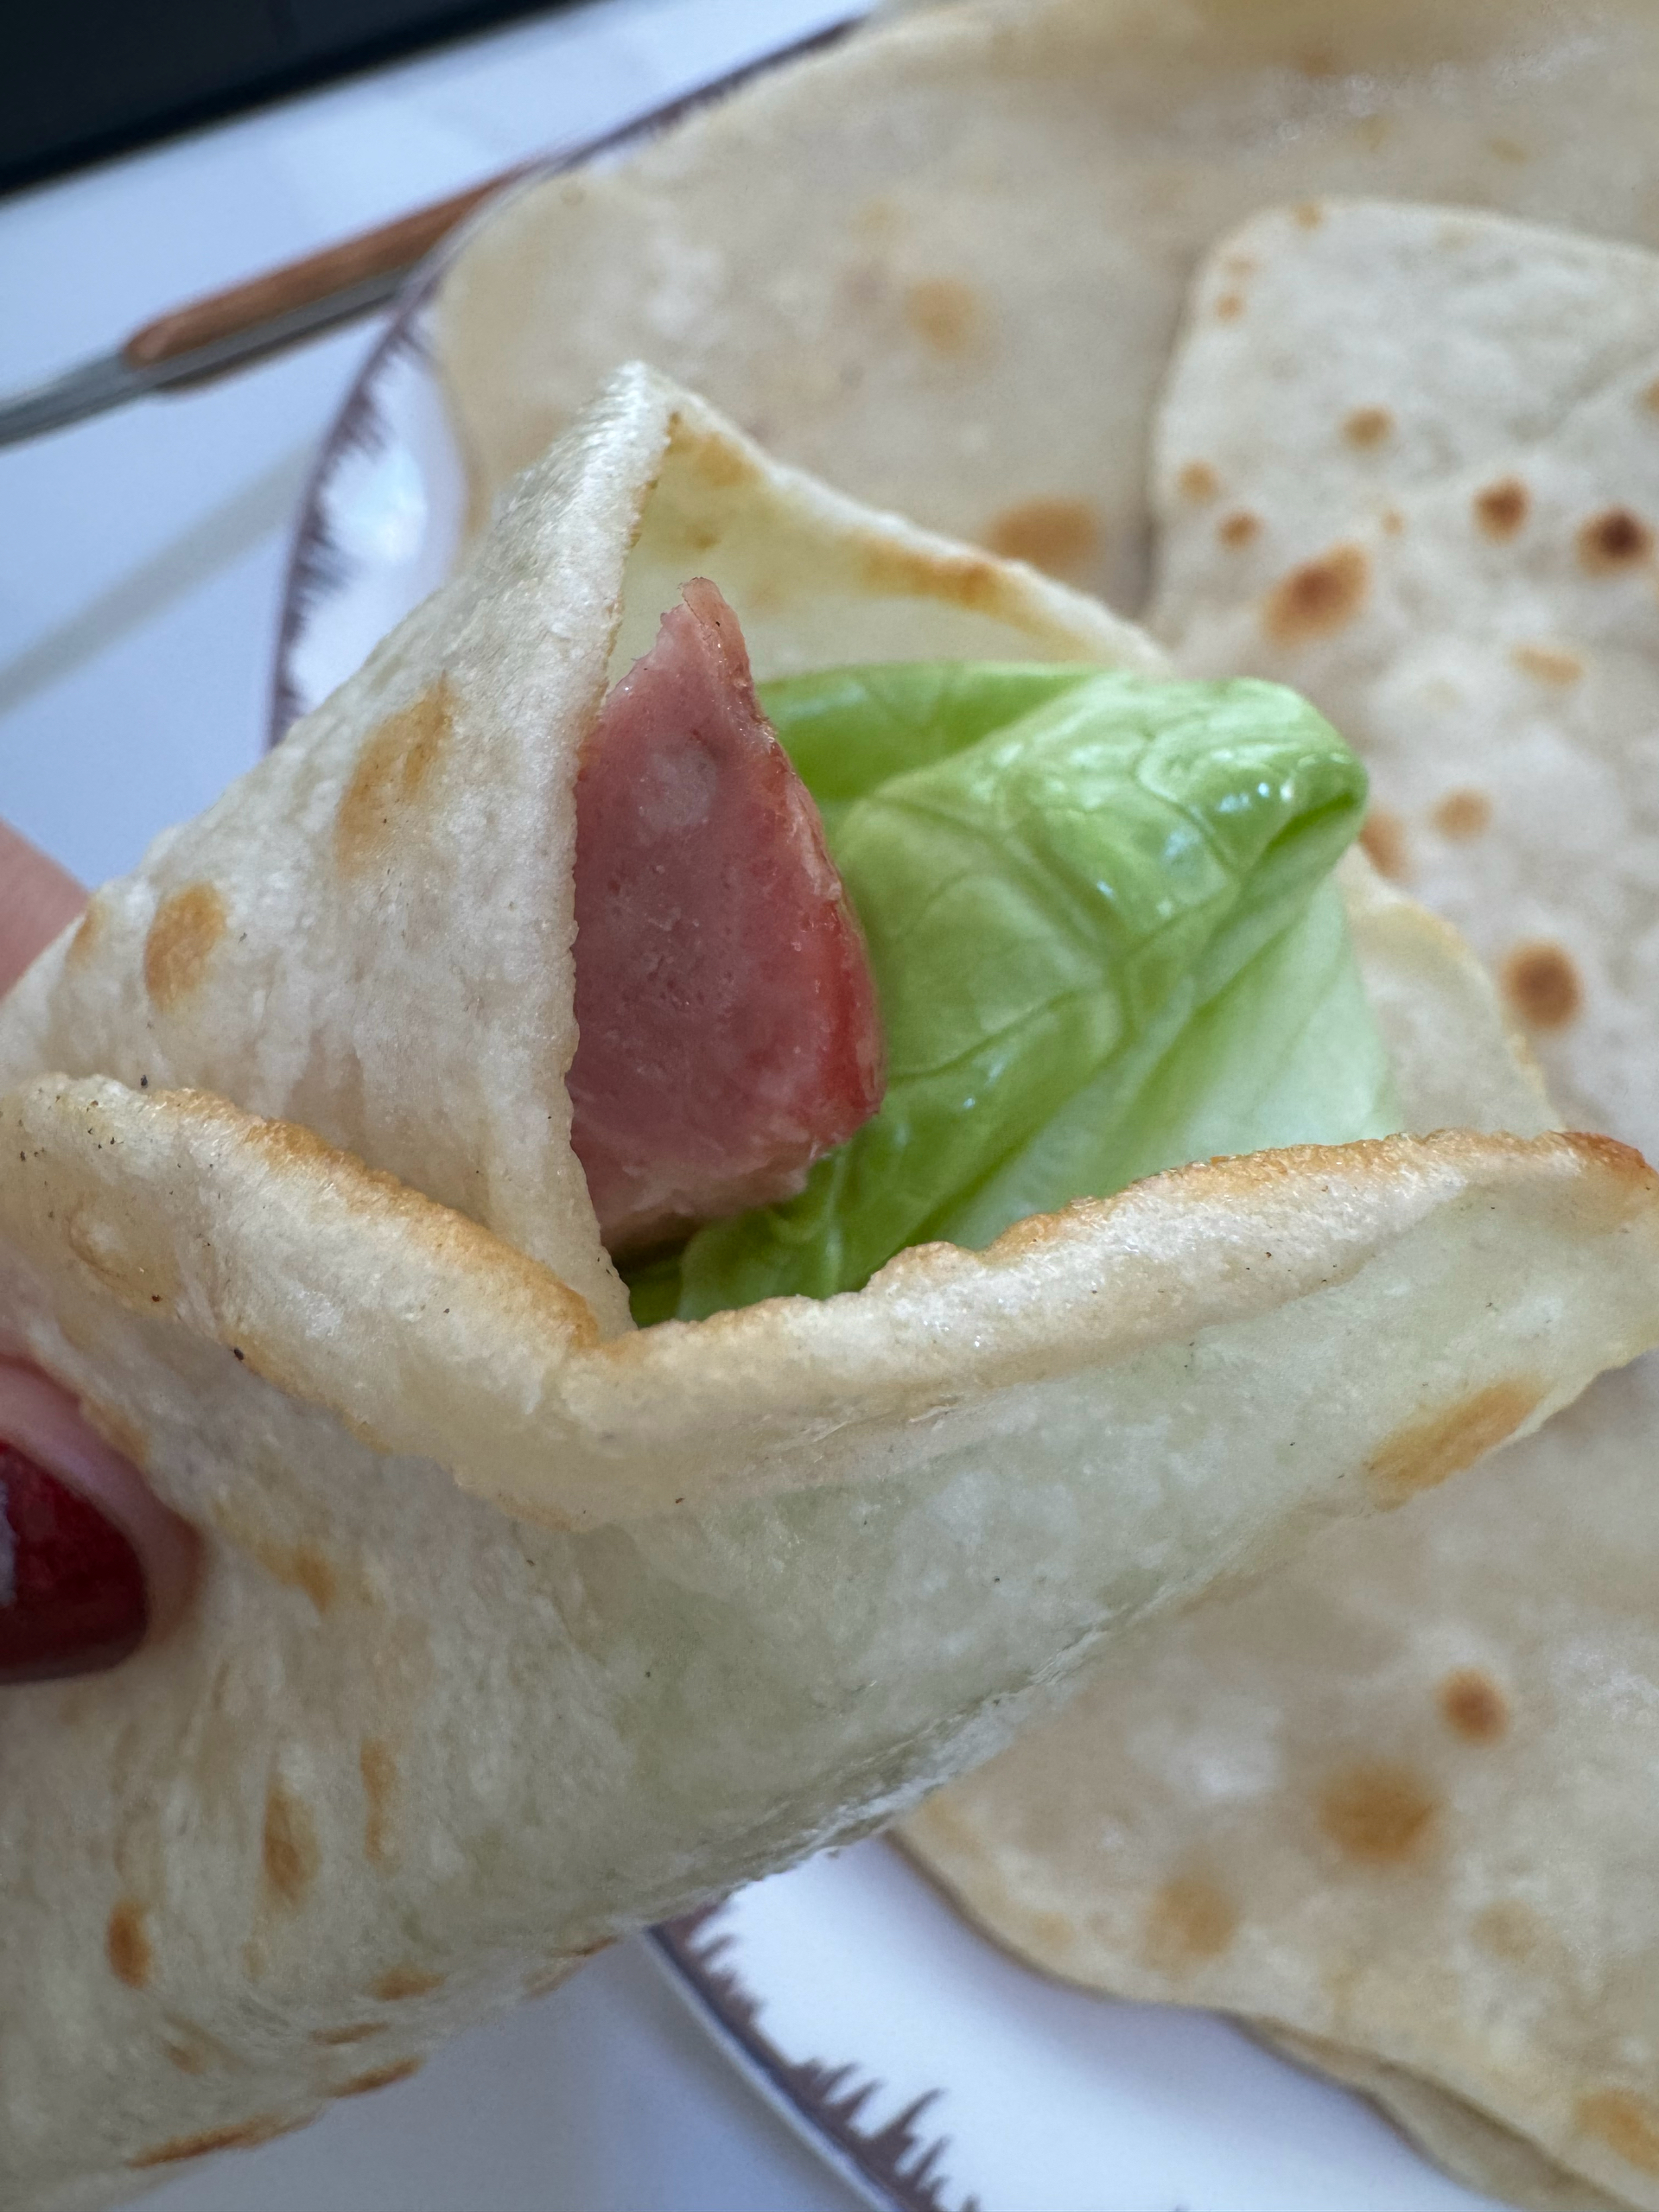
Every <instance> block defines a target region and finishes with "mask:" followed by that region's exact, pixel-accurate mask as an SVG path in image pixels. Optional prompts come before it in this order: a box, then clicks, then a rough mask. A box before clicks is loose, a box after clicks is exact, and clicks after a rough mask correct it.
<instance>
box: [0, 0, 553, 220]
mask: <svg viewBox="0 0 1659 2212" xmlns="http://www.w3.org/2000/svg"><path fill="white" fill-rule="evenodd" d="M546 5H547V0H0V192H3V191H10V190H12V189H14V188H16V186H18V185H21V184H31V183H34V182H35V181H38V180H39V179H40V178H41V177H46V176H51V175H54V174H55V173H56V172H58V171H60V170H62V169H67V168H75V167H77V166H78V165H79V163H81V162H89V161H93V160H96V159H98V158H99V156H103V155H105V154H113V153H117V152H119V151H120V150H122V149H124V148H127V147H130V146H137V145H141V144H143V143H144V141H146V140H147V139H150V138H159V137H164V136H165V135H166V134H167V133H168V132H170V131H174V130H183V129H185V128H187V127H188V125H190V124H198V123H206V122H208V121H210V120H212V119H213V118H215V117H218V116H223V115H228V114H231V113H232V112H233V111H235V110H236V109H238V108H244V107H250V106H252V105H255V104H256V103H257V102H258V101H260V100H265V99H271V98H273V97H274V96H275V95H277V93H280V92H296V91H298V90H299V89H300V88H301V87H302V86H306V85H315V84H319V83H321V82H322V81H324V80H325V79H327V78H329V77H336V76H341V75H344V74H345V73H346V72H347V71H348V70H352V69H359V68H363V67H367V66H369V65H370V64H372V63H374V62H378V61H384V60H388V59H389V58H390V57H391V56H392V55H395V54H408V53H410V52H412V51H414V50H415V49H416V48H418V47H422V46H427V45H431V44H433V43H435V41H439V40H441V39H446V38H454V37H457V36H459V35H461V34H462V33H464V32H467V31H474V30H480V29H483V28H484V27H485V26H486V25H487V24H490V23H499V22H505V21H506V20H507V19H508V18H509V17H511V16H529V15H536V14H539V13H541V12H542V11H543V10H544V9H545V7H546Z"/></svg>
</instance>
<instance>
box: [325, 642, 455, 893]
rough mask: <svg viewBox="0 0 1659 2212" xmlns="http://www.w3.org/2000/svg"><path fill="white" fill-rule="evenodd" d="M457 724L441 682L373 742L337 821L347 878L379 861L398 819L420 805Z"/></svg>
mask: <svg viewBox="0 0 1659 2212" xmlns="http://www.w3.org/2000/svg"><path fill="white" fill-rule="evenodd" d="M454 721H455V700H454V691H453V690H451V688H450V683H449V679H448V677H447V676H441V677H439V678H438V680H437V682H436V683H434V684H432V685H431V686H430V687H429V689H428V690H425V691H423V692H422V694H421V696H420V697H419V698H418V699H416V700H414V701H413V702H411V703H410V705H409V706H407V707H403V708H400V709H399V710H398V711H397V713H396V714H395V715H388V716H387V718H386V720H385V721H383V722H382V723H381V725H380V727H379V728H378V729H377V730H376V731H375V732H374V733H373V734H372V736H371V737H370V738H369V740H368V741H367V743H366V744H365V746H364V747H363V750H362V751H361V753H359V755H358V757H357V766H356V767H355V768H354V769H353V771H352V779H351V781H350V783H349V784H347V785H346V791H345V796H344V797H343V798H341V800H340V810H339V812H338V813H337V814H336V815H335V817H334V858H335V860H336V861H338V862H339V864H340V868H342V869H343V870H344V871H345V872H346V874H348V875H349V874H356V873H357V872H358V871H359V869H362V868H366V867H368V866H369V865H371V864H372V862H373V861H376V860H377V859H378V858H379V856H380V855H381V852H382V850H383V849H384V848H385V844H386V842H387V833H388V832H389V831H390V830H391V827H392V824H393V823H394V822H395V821H396V819H397V817H398V816H399V815H400V814H404V813H406V812H408V811H410V810H412V809H414V808H415V807H416V805H417V804H419V802H420V798H421V795H422V793H423V791H425V790H426V788H427V786H428V785H429V784H430V782H431V780H432V774H433V771H434V769H435V768H436V766H437V765H438V762H439V761H440V760H441V759H442V756H443V754H444V753H445V751H446V750H447V748H448V744H449V741H450V737H451V735H452V734H453V733H454Z"/></svg>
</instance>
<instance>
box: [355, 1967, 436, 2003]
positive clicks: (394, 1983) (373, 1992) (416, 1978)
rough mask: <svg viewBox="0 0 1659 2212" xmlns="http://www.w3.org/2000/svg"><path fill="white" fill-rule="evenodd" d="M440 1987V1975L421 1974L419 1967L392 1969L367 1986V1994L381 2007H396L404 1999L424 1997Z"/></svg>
mask: <svg viewBox="0 0 1659 2212" xmlns="http://www.w3.org/2000/svg"><path fill="white" fill-rule="evenodd" d="M442 1987H443V1976H442V1974H423V1972H422V1971H421V1969H420V1967H390V1968H389V1969H388V1970H387V1972H386V1973H385V1974H382V1975H381V1977H380V1979H379V1980H378V1981H372V1982H371V1983H370V1984H369V1994H370V1996H371V1997H378V1999H380V2002H381V2003H382V2004H383V2005H397V2004H400V2003H401V2002H402V2001H403V1999H404V1998H405V1997H425V1996H427V1995H429V1993H430V1992H431V1991H433V1990H435V1989H442Z"/></svg>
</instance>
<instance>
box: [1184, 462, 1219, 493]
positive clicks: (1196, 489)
mask: <svg viewBox="0 0 1659 2212" xmlns="http://www.w3.org/2000/svg"><path fill="white" fill-rule="evenodd" d="M1175 488H1176V490H1177V491H1178V492H1179V493H1180V495H1181V497H1182V498H1183V499H1214V498H1215V496H1216V494H1217V493H1218V492H1219V491H1220V489H1221V479H1220V477H1219V476H1217V474H1216V472H1215V470H1214V469H1213V468H1211V466H1210V464H1209V462H1208V461H1187V462H1185V464H1184V465H1183V467H1181V468H1180V469H1179V471H1178V472H1177V474H1176V477H1175Z"/></svg>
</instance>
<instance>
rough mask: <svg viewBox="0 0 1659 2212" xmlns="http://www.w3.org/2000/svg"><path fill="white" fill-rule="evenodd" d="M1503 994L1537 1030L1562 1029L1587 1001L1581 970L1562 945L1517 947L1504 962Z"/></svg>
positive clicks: (1523, 1018) (1545, 944) (1523, 945)
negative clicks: (1580, 974)
mask: <svg viewBox="0 0 1659 2212" xmlns="http://www.w3.org/2000/svg"><path fill="white" fill-rule="evenodd" d="M1500 980H1501V981H1502V982H1503V995H1504V996H1505V997H1506V998H1507V999H1508V1000H1509V1001H1510V1005H1511V1006H1512V1007H1514V1008H1515V1010H1516V1013H1517V1014H1519V1015H1520V1017H1521V1019H1522V1021H1524V1022H1526V1023H1527V1024H1528V1025H1529V1027H1531V1028H1534V1029H1561V1028H1564V1027H1566V1026H1567V1023H1568V1022H1569V1021H1571V1020H1572V1019H1573V1015H1574V1014H1576V1013H1577V1012H1578V1010H1579V1008H1580V1006H1581V1005H1582V1004H1583V1002H1584V990H1583V987H1582V985H1581V984H1580V982H1579V971H1578V969H1576V968H1575V967H1574V966H1573V963H1572V961H1571V960H1570V959H1569V958H1568V957H1567V954H1566V953H1565V952H1563V951H1562V950H1561V948H1560V945H1559V944H1548V943H1547V942H1544V941H1538V942H1536V943H1534V944H1517V945H1516V948H1515V950H1514V951H1513V952H1511V953H1510V957H1509V958H1508V959H1507V960H1506V961H1505V962H1504V963H1503V969H1502V972H1501V976H1500Z"/></svg>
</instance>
